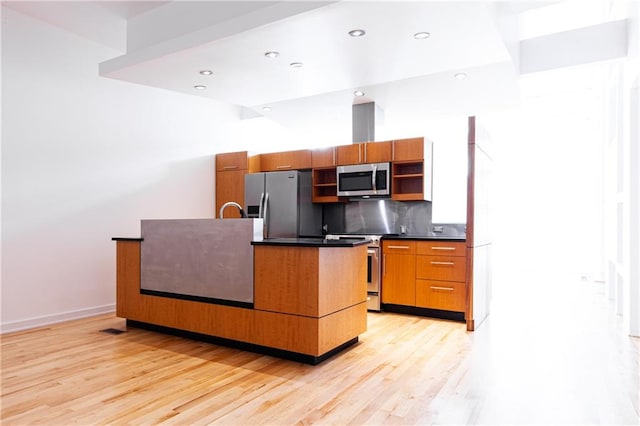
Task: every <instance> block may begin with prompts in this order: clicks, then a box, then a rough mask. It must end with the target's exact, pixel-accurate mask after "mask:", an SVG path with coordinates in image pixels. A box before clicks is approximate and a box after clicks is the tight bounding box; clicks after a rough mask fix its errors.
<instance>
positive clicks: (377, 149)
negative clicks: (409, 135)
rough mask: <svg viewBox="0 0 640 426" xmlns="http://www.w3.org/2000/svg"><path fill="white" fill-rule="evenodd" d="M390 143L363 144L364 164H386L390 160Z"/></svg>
mask: <svg viewBox="0 0 640 426" xmlns="http://www.w3.org/2000/svg"><path fill="white" fill-rule="evenodd" d="M391 155H392V143H391V141H386V142H367V143H365V144H364V162H365V163H388V162H390V161H391V160H392V156H391Z"/></svg>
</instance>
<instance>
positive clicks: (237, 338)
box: [113, 219, 367, 364]
mask: <svg viewBox="0 0 640 426" xmlns="http://www.w3.org/2000/svg"><path fill="white" fill-rule="evenodd" d="M211 220H215V221H219V219H211ZM224 220H225V221H227V220H228V219H224ZM237 220H242V219H237ZM113 240H114V241H116V270H117V272H116V315H117V316H118V317H121V318H125V319H126V320H127V325H128V326H134V327H140V328H147V329H152V330H156V331H161V332H168V333H173V334H182V335H185V336H187V337H191V338H197V339H202V340H207V341H211V342H213V343H218V344H224V345H230V346H235V347H239V348H241V349H246V350H252V351H257V352H262V353H268V354H271V355H275V356H280V357H284V358H290V359H294V360H297V361H301V362H306V363H309V364H317V363H319V362H321V361H322V360H324V359H326V358H328V357H330V356H331V355H333V354H335V353H337V352H339V351H340V350H342V349H344V348H346V347H348V346H350V345H352V344H354V343H356V342H357V341H358V336H359V335H360V334H361V333H363V332H364V331H366V328H367V306H366V298H367V288H366V274H367V271H366V264H367V262H366V257H367V246H366V242H364V243H363V242H361V241H355V240H354V241H345V240H341V241H325V240H322V239H267V240H263V241H253V242H248V243H247V244H252V246H253V271H254V299H253V303H252V306H251V304H249V306H234V305H233V304H226V303H224V301H220V300H217V299H211V300H208V299H207V298H203V297H189V296H185V295H182V294H179V293H176V294H175V295H173V294H170V293H159V294H154V293H152V294H149V292H145V291H141V276H143V275H144V273H143V270H144V264H143V263H144V261H143V260H144V256H143V252H144V250H145V239H144V235H143V238H113ZM229 285H233V283H229Z"/></svg>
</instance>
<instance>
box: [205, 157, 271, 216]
mask: <svg viewBox="0 0 640 426" xmlns="http://www.w3.org/2000/svg"><path fill="white" fill-rule="evenodd" d="M259 163H260V157H258V156H252V155H249V153H248V152H247V151H239V152H228V153H224V154H217V155H216V206H215V217H220V215H219V212H220V207H222V205H223V204H224V203H226V202H228V201H235V202H236V203H240V205H243V204H244V175H246V174H247V173H253V172H257V171H259V169H260V164H259ZM224 215H225V217H230V218H239V217H240V212H239V211H238V210H237V209H232V208H230V209H228V210H225V212H224Z"/></svg>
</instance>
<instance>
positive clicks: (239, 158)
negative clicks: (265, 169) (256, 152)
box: [216, 151, 260, 172]
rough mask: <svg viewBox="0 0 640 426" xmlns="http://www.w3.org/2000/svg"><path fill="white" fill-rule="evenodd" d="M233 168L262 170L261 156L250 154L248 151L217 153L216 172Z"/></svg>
mask: <svg viewBox="0 0 640 426" xmlns="http://www.w3.org/2000/svg"><path fill="white" fill-rule="evenodd" d="M231 170H249V171H250V172H257V171H258V170H260V157H259V156H253V155H249V153H248V152H247V151H239V152H226V153H224V154H217V155H216V172H223V171H225V172H226V171H231Z"/></svg>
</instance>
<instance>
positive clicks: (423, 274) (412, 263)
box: [382, 240, 467, 312]
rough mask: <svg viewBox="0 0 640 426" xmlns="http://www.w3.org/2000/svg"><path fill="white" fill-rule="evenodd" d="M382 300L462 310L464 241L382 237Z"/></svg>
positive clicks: (464, 270)
mask: <svg viewBox="0 0 640 426" xmlns="http://www.w3.org/2000/svg"><path fill="white" fill-rule="evenodd" d="M382 256H383V275H382V302H383V303H388V304H394V305H404V306H411V307H419V308H428V309H439V310H444V311H455V312H465V311H466V300H467V289H466V250H465V243H464V242H447V241H412V240H384V241H383V243H382Z"/></svg>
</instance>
